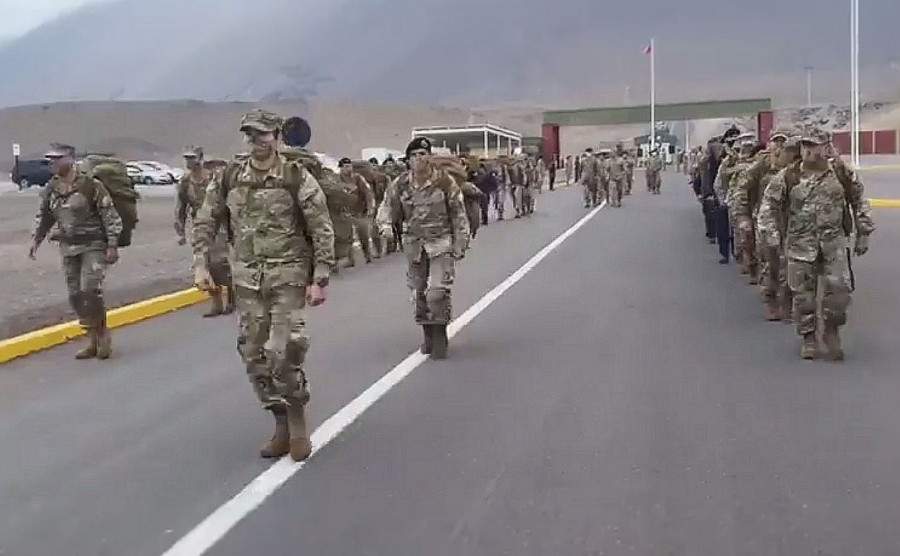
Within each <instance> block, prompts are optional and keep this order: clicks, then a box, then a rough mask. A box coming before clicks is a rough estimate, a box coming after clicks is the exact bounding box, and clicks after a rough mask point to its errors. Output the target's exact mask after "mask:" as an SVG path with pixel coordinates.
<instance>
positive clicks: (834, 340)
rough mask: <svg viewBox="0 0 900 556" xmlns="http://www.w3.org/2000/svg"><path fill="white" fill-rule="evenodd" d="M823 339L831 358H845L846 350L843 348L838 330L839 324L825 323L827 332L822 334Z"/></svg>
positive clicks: (841, 359) (837, 359) (838, 359)
mask: <svg viewBox="0 0 900 556" xmlns="http://www.w3.org/2000/svg"><path fill="white" fill-rule="evenodd" d="M822 341H823V342H824V343H825V347H826V348H827V349H828V353H827V355H828V359H829V360H831V361H843V360H844V350H843V349H842V348H841V335H840V333H839V332H838V327H837V326H833V325H829V324H828V323H825V334H824V335H823V336H822Z"/></svg>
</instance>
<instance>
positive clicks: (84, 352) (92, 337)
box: [75, 328, 98, 360]
mask: <svg viewBox="0 0 900 556" xmlns="http://www.w3.org/2000/svg"><path fill="white" fill-rule="evenodd" d="M87 336H88V345H86V346H84V348H82V349H81V350H80V351H79V352H78V353H76V354H75V359H79V360H80V359H93V358H94V357H97V339H98V335H97V329H96V328H88V329H87Z"/></svg>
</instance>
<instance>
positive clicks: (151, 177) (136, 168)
mask: <svg viewBox="0 0 900 556" xmlns="http://www.w3.org/2000/svg"><path fill="white" fill-rule="evenodd" d="M125 170H126V171H127V172H128V177H130V178H131V181H132V183H142V184H144V185H170V184H173V183H175V178H174V177H173V176H172V175H171V174H169V173H168V172H165V171H163V170H159V169H157V168H154V167H152V166H148V165H146V164H141V163H138V162H129V163H127V164H126V165H125Z"/></svg>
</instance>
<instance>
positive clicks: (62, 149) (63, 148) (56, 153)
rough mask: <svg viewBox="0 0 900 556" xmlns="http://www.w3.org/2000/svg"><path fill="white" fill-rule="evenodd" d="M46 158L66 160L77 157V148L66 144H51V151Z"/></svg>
mask: <svg viewBox="0 0 900 556" xmlns="http://www.w3.org/2000/svg"><path fill="white" fill-rule="evenodd" d="M44 156H45V157H46V158H65V157H67V156H75V147H73V146H72V145H67V144H65V143H50V150H49V151H47V153H46V154H45V155H44Z"/></svg>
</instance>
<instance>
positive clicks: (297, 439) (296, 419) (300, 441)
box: [287, 400, 312, 461]
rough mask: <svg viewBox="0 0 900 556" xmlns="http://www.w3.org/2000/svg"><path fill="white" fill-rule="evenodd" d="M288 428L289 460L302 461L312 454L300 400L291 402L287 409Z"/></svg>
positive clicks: (304, 414)
mask: <svg viewBox="0 0 900 556" xmlns="http://www.w3.org/2000/svg"><path fill="white" fill-rule="evenodd" d="M287 416H288V426H289V429H290V437H291V438H290V445H291V449H290V452H291V459H292V460H294V461H303V460H305V459H306V458H308V457H309V456H310V454H312V442H310V440H309V434H307V432H306V413H305V411H304V407H303V403H301V402H300V400H291V404H290V405H288V407H287Z"/></svg>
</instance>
